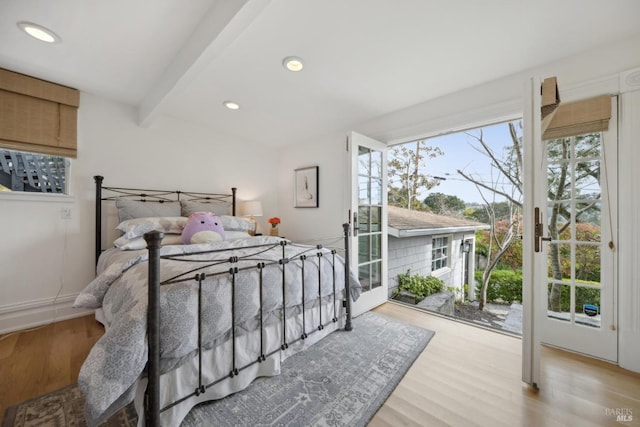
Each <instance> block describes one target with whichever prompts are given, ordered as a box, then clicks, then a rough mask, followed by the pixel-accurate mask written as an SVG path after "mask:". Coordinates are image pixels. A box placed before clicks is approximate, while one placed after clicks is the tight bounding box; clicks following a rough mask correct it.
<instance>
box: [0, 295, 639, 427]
mask: <svg viewBox="0 0 640 427" xmlns="http://www.w3.org/2000/svg"><path fill="white" fill-rule="evenodd" d="M374 311H376V312H378V313H381V314H384V315H387V316H390V317H394V318H397V319H400V320H403V321H405V322H408V323H412V324H415V325H418V326H422V327H424V328H427V329H431V330H433V331H435V332H436V335H435V336H434V337H433V339H432V340H431V342H430V343H429V345H428V346H427V348H426V350H425V351H424V352H423V353H422V355H420V356H419V357H418V359H417V360H416V362H415V363H414V364H413V366H412V367H411V369H410V370H409V372H408V374H407V375H406V376H405V377H404V379H403V380H402V381H401V382H400V384H399V385H398V387H397V388H396V389H395V391H394V392H393V393H392V394H391V396H390V397H389V398H388V399H387V401H386V402H385V404H384V405H383V406H382V407H381V408H380V410H379V411H378V412H377V413H376V415H375V416H374V417H373V419H372V420H371V423H370V426H372V427H377V426H384V427H386V426H394V427H395V426H440V425H443V426H444V425H455V426H474V425H475V426H572V425H576V426H608V425H617V426H621V425H622V426H632V425H634V426H637V425H640V374H635V373H632V372H629V371H626V370H624V369H620V368H618V367H616V366H614V365H611V364H608V363H605V362H600V361H597V360H593V359H589V358H586V357H583V356H579V355H575V354H571V353H566V352H563V351H560V350H556V349H550V348H543V351H542V366H541V389H540V391H539V392H534V391H532V390H530V389H529V388H528V387H527V386H526V385H525V384H523V383H522V381H521V380H520V369H521V366H520V363H521V362H520V358H521V341H520V340H519V339H517V338H513V337H510V336H507V335H502V334H498V333H495V332H491V331H487V330H484V329H480V328H476V327H473V326H469V325H465V324H462V323H458V322H453V321H451V320H447V319H444V318H441V317H438V316H434V315H430V314H427V313H424V312H420V311H416V310H413V309H410V308H407V307H403V306H399V305H397V304H393V303H387V304H384V305H382V306H380V307H378V308H377V309H375V310H374ZM102 333H103V328H102V326H101V325H100V324H99V323H97V322H96V321H95V320H94V318H93V316H86V317H81V318H77V319H71V320H66V321H63V322H59V323H55V324H53V325H49V326H46V327H43V328H40V329H37V330H35V331H31V332H20V333H17V334H14V335H10V336H8V337H7V338H4V339H3V338H2V337H0V381H1V384H0V411H1V412H0V413H2V414H3V416H4V411H5V409H6V408H7V407H8V406H11V405H14V404H16V403H18V402H21V401H24V400H27V399H29V398H31V397H35V396H37V395H40V394H43V393H46V392H49V391H51V390H55V389H57V388H60V387H62V386H64V385H67V384H72V383H74V382H75V381H76V379H77V376H78V372H79V370H80V366H81V365H82V362H83V361H84V358H85V357H86V355H87V354H88V352H89V350H90V348H91V346H92V345H93V344H94V343H95V342H96V341H97V340H98V339H99V338H100V336H101V335H102ZM616 410H618V411H619V413H622V414H626V415H627V417H628V416H631V417H632V418H633V419H632V420H631V421H627V422H619V423H618V422H616V416H615V415H613V414H611V412H615V411H616ZM627 419H628V418H627Z"/></svg>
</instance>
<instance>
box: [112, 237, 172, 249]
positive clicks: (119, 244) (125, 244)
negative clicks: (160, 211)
mask: <svg viewBox="0 0 640 427" xmlns="http://www.w3.org/2000/svg"><path fill="white" fill-rule="evenodd" d="M113 244H114V245H115V246H116V248H119V249H120V250H121V251H132V250H138V249H146V248H147V241H146V240H144V236H140V237H134V238H133V239H128V238H126V237H125V236H122V237H120V238H119V239H116V241H115V242H113ZM181 244H182V235H180V234H165V236H164V237H163V238H162V242H160V245H161V246H166V245H181Z"/></svg>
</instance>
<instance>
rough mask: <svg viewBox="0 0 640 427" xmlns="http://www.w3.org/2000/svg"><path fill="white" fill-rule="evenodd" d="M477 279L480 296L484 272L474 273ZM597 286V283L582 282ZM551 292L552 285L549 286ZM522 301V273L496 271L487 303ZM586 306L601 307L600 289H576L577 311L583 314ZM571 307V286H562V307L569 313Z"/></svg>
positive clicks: (491, 280)
mask: <svg viewBox="0 0 640 427" xmlns="http://www.w3.org/2000/svg"><path fill="white" fill-rule="evenodd" d="M474 275H475V279H476V293H477V294H478V295H479V294H480V290H481V286H482V271H480V270H478V271H476V272H475V273H474ZM582 283H588V284H592V285H597V284H598V283H597V282H582ZM548 289H549V291H550V290H551V284H549V285H548ZM514 301H518V302H519V301H522V272H521V271H513V270H494V271H493V272H492V273H491V279H490V282H489V286H488V287H487V302H506V303H511V302H514ZM584 304H595V305H597V306H600V289H598V288H586V287H580V286H578V287H576V302H575V311H576V312H582V306H583V305H584ZM570 305H571V294H570V286H562V289H561V293H560V307H561V310H562V311H566V312H568V311H569V307H570Z"/></svg>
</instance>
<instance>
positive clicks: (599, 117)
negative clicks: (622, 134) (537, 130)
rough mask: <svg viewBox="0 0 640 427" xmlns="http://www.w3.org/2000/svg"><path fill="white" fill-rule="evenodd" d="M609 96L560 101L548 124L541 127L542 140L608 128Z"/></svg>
mask: <svg viewBox="0 0 640 427" xmlns="http://www.w3.org/2000/svg"><path fill="white" fill-rule="evenodd" d="M610 119H611V96H609V95H602V96H598V97H595V98H589V99H584V100H581V101H576V102H569V103H561V104H560V105H559V106H558V108H557V109H556V111H555V112H554V113H553V117H552V118H551V120H550V122H549V125H548V126H547V128H546V129H544V128H543V133H542V138H543V139H544V140H549V139H558V138H565V137H569V136H576V135H584V134H587V133H595V132H603V131H606V130H608V129H609V120H610Z"/></svg>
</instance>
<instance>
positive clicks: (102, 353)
mask: <svg viewBox="0 0 640 427" xmlns="http://www.w3.org/2000/svg"><path fill="white" fill-rule="evenodd" d="M279 241H280V239H279V238H276V237H270V236H259V237H254V238H250V239H241V240H235V241H227V242H219V243H216V244H214V245H209V244H205V245H184V246H182V245H172V246H164V247H162V248H161V254H162V255H163V256H164V255H178V254H192V255H189V258H190V259H191V261H189V262H181V261H175V260H166V259H163V260H162V261H161V279H160V280H161V281H165V280H167V279H169V278H173V277H175V276H177V275H180V274H182V273H184V272H189V273H188V274H187V275H186V277H193V276H194V275H195V273H194V272H193V271H194V269H202V268H203V266H206V265H210V264H215V260H227V259H228V258H229V257H230V255H231V254H230V252H228V251H224V252H214V253H209V254H206V255H203V254H197V252H201V251H205V250H211V249H229V250H231V249H233V255H234V256H238V257H240V258H241V259H242V258H243V257H244V258H245V259H244V260H241V261H240V262H238V263H237V264H235V265H236V266H238V267H239V269H240V273H239V274H237V275H236V276H235V294H234V295H235V306H236V310H235V315H234V319H235V324H236V335H240V334H242V333H243V332H244V331H250V330H254V329H256V328H258V327H259V315H260V298H259V286H258V269H256V268H251V269H247V270H243V268H244V267H249V266H255V265H256V264H257V263H258V262H260V261H263V262H265V261H266V262H267V264H268V265H267V266H266V267H265V268H264V269H263V313H262V314H263V320H264V322H265V323H266V324H269V323H270V322H271V323H273V322H278V321H279V320H280V319H281V318H282V300H283V291H282V268H283V266H282V265H280V264H277V263H276V264H270V263H269V262H270V261H278V260H279V259H281V258H283V247H282V246H280V245H279V244H278V243H279ZM269 244H273V246H272V247H262V248H260V249H259V250H258V249H255V248H251V246H254V245H269ZM308 249H309V247H303V246H299V245H285V246H284V250H285V254H284V256H285V257H286V258H289V259H291V260H292V261H290V262H289V263H286V264H284V268H285V279H286V281H285V292H284V294H285V301H286V307H285V308H286V313H287V317H289V316H290V315H294V314H295V313H296V312H299V311H300V310H301V302H302V295H303V292H302V286H301V277H302V274H303V268H302V262H301V261H300V260H299V259H298V258H299V254H300V253H303V252H304V251H306V250H308ZM312 249H313V250H312V251H311V252H307V255H308V258H307V259H306V261H305V262H304V277H305V282H304V283H305V286H304V288H305V289H304V297H305V306H306V307H307V308H308V307H310V306H313V305H317V304H319V299H324V300H328V299H329V298H332V297H331V295H332V294H333V277H334V275H335V277H336V279H337V280H336V292H337V293H339V294H342V291H343V290H344V261H343V259H342V257H340V256H338V255H336V256H335V260H336V262H335V266H334V265H333V264H334V263H333V260H334V257H333V256H332V255H331V254H330V253H329V251H328V250H326V249H322V251H323V253H324V256H322V257H318V256H316V252H317V250H315V248H312ZM205 257H206V259H207V260H214V261H213V262H207V263H203V262H198V261H202V259H204V258H205ZM101 258H102V259H101V262H100V264H99V271H101V272H100V274H99V275H98V276H97V277H96V278H95V279H94V280H93V281H92V282H91V283H90V284H89V285H88V286H87V287H86V288H85V289H84V291H83V292H82V293H81V294H80V295H78V297H77V298H76V301H75V304H74V306H75V307H85V308H100V307H101V308H102V309H103V311H104V315H105V317H106V320H107V328H106V332H105V334H104V336H103V337H102V338H101V339H100V340H99V341H98V342H97V343H96V345H95V346H94V347H93V349H92V350H91V352H90V353H89V356H88V357H87V359H86V361H85V362H84V364H83V366H82V368H81V371H80V375H79V378H78V385H79V387H80V389H81V390H82V392H83V393H84V395H85V397H86V401H87V406H86V410H85V412H86V416H87V421H88V422H89V424H90V425H95V424H98V423H99V422H102V421H104V420H105V419H106V418H108V417H109V416H110V415H112V414H113V413H115V412H116V411H117V410H119V409H120V408H122V407H123V406H125V405H126V404H127V403H128V402H130V401H132V400H133V397H134V394H135V386H136V383H137V381H138V379H139V378H140V377H141V376H143V371H144V368H145V364H146V360H147V347H146V329H147V321H146V315H147V269H148V266H147V264H148V263H147V251H146V250H139V251H120V250H113V249H111V250H109V251H106V252H105V253H104V254H103V256H102V257H101ZM318 263H319V265H320V267H318ZM334 267H335V268H334ZM229 268H230V264H229V263H227V262H224V263H219V264H218V265H210V266H208V267H206V269H205V270H198V272H207V273H208V274H209V273H218V272H220V273H222V274H215V275H213V276H211V277H208V278H207V279H206V280H205V281H204V282H203V286H202V321H203V325H204V326H203V331H202V332H203V334H202V343H203V347H204V348H205V349H209V348H213V347H214V346H216V345H218V344H220V343H222V342H225V341H226V340H228V339H229V338H230V336H231V316H232V311H231V298H232V292H231V289H232V281H231V274H229V273H228V271H229ZM319 269H320V270H321V274H320V277H321V278H322V280H321V282H322V283H321V284H320V286H319V285H318V276H319V274H318V270H319ZM319 290H320V294H321V295H319ZM359 294H360V284H359V283H358V280H357V278H356V277H355V276H354V275H353V274H352V276H351V280H350V295H351V298H352V300H354V301H355V300H356V299H357V298H358V296H359ZM338 299H340V297H338ZM160 306H161V324H160V336H161V343H160V347H161V350H160V352H161V364H162V367H161V369H162V371H163V372H167V371H170V370H172V369H173V368H175V367H177V366H179V365H180V364H181V363H182V362H183V361H185V360H186V359H190V358H192V357H193V356H194V355H196V354H197V343H198V338H197V324H198V320H197V307H198V285H197V282H196V281H194V280H188V281H185V282H181V283H174V284H167V285H163V286H162V287H161V295H160Z"/></svg>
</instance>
